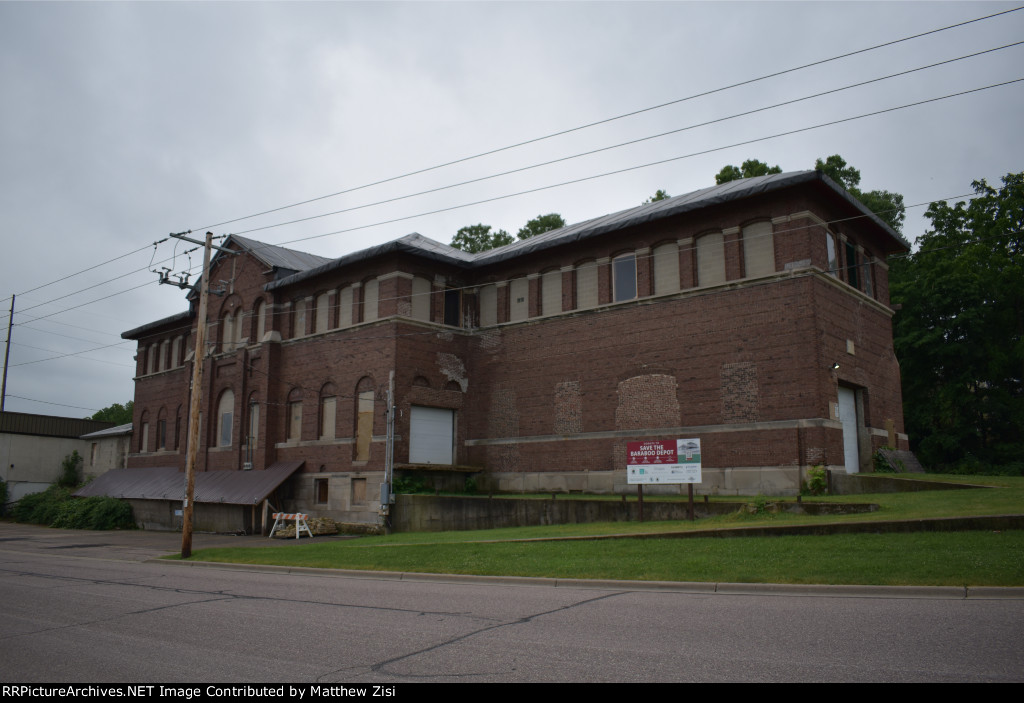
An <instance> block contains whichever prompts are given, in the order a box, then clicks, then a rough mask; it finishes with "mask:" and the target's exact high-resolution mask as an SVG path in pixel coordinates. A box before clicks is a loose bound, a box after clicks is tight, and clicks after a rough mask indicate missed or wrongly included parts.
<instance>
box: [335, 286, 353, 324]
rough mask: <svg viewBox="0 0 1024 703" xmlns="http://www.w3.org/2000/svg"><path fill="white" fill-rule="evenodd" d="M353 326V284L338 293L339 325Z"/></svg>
mask: <svg viewBox="0 0 1024 703" xmlns="http://www.w3.org/2000/svg"><path fill="white" fill-rule="evenodd" d="M351 326H352V286H345V287H344V288H342V289H341V293H340V294H339V295H338V327H351Z"/></svg>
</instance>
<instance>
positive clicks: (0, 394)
mask: <svg viewBox="0 0 1024 703" xmlns="http://www.w3.org/2000/svg"><path fill="white" fill-rule="evenodd" d="M13 326H14V295H13V294H11V316H10V317H9V318H7V348H6V349H5V350H4V382H3V387H2V389H0V413H2V412H3V411H4V402H5V401H6V400H7V361H8V360H9V359H10V358H11V328H12V327H13Z"/></svg>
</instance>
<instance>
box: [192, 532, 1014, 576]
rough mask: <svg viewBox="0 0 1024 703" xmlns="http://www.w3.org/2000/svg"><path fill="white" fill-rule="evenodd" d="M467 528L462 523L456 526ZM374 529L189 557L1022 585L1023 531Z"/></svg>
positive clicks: (461, 570) (504, 571)
mask: <svg viewBox="0 0 1024 703" xmlns="http://www.w3.org/2000/svg"><path fill="white" fill-rule="evenodd" d="M459 534H461V535H463V536H464V537H468V535H467V533H459ZM374 539H375V538H365V539H359V540H348V541H338V542H324V543H318V544H305V545H302V544H299V545H288V546H282V547H267V548H260V549H252V548H238V549H205V550H200V551H198V552H196V553H195V554H194V555H193V557H192V559H194V560H200V561H221V562H233V563H244V564H277V565H284V566H308V567H319V568H334V569H367V570H374V571H401V572H424V573H450V574H475V575H503V576H533V577H549V578H582V579H623V580H639V581H703V582H733V583H806V584H861V585H895V586H905V585H927V586H1022V585H1024V532H1022V531H1007V532H943V533H914V534H857V535H831V536H813V537H757V538H745V537H744V538H728V539H722V538H693V539H654V540H651V539H645V540H635V539H608V540H573V541H555V542H468V541H464V542H451V543H441V542H434V543H432V544H404V545H400V544H394V543H390V544H389V543H387V542H383V541H378V542H377V543H376V544H375V543H374Z"/></svg>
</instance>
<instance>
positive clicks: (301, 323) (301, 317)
mask: <svg viewBox="0 0 1024 703" xmlns="http://www.w3.org/2000/svg"><path fill="white" fill-rule="evenodd" d="M305 335H306V301H305V300H296V301H295V317H294V321H293V323H292V337H293V338H295V337H304V336H305Z"/></svg>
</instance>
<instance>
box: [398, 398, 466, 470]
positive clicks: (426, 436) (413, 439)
mask: <svg viewBox="0 0 1024 703" xmlns="http://www.w3.org/2000/svg"><path fill="white" fill-rule="evenodd" d="M410 423H411V429H410V432H409V435H410V438H409V463H410V464H448V465H450V464H452V463H454V462H453V458H454V448H455V411H454V410H446V409H445V408H427V407H423V406H419V405H413V406H412V415H411V417H410Z"/></svg>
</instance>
